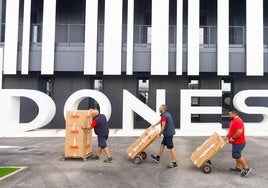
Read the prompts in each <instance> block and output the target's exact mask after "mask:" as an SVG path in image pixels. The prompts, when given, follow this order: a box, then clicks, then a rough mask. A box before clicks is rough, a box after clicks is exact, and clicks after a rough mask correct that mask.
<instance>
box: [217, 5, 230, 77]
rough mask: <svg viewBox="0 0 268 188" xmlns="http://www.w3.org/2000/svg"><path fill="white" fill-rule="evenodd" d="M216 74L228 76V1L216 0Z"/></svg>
mask: <svg viewBox="0 0 268 188" xmlns="http://www.w3.org/2000/svg"><path fill="white" fill-rule="evenodd" d="M217 18H218V21H217V24H218V25H217V73H218V75H222V76H228V75H229V0H218V15H217Z"/></svg>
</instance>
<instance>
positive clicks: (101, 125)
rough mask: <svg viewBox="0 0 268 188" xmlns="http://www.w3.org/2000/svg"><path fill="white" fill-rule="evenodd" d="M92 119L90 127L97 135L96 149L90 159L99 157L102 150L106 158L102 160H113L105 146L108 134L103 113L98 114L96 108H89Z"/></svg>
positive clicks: (108, 161) (107, 161) (109, 161)
mask: <svg viewBox="0 0 268 188" xmlns="http://www.w3.org/2000/svg"><path fill="white" fill-rule="evenodd" d="M90 112H91V115H92V117H93V120H92V122H91V125H90V127H89V128H90V129H92V128H94V132H95V134H96V135H97V136H98V150H97V153H96V155H95V156H93V157H92V159H96V160H97V159H99V158H100V154H101V151H102V150H103V151H104V153H105V155H106V157H107V159H105V160H104V162H106V163H111V162H113V158H112V157H111V154H110V151H109V149H108V147H107V140H108V136H109V127H108V122H107V119H106V117H105V115H104V114H100V113H99V111H98V110H93V109H91V110H90Z"/></svg>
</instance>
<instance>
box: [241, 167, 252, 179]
mask: <svg viewBox="0 0 268 188" xmlns="http://www.w3.org/2000/svg"><path fill="white" fill-rule="evenodd" d="M251 170H252V168H247V169H244V170H243V172H242V173H241V176H242V177H246V176H247V175H248V174H249V173H250V171H251Z"/></svg>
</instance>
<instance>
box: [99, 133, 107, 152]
mask: <svg viewBox="0 0 268 188" xmlns="http://www.w3.org/2000/svg"><path fill="white" fill-rule="evenodd" d="M107 140H108V135H107V136H98V146H99V147H100V148H101V149H104V148H106V147H107Z"/></svg>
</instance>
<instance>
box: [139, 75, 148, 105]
mask: <svg viewBox="0 0 268 188" xmlns="http://www.w3.org/2000/svg"><path fill="white" fill-rule="evenodd" d="M138 87H139V88H138V92H139V93H138V94H139V99H140V100H141V101H142V102H143V103H145V104H146V105H148V93H149V80H148V79H139V83H138Z"/></svg>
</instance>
